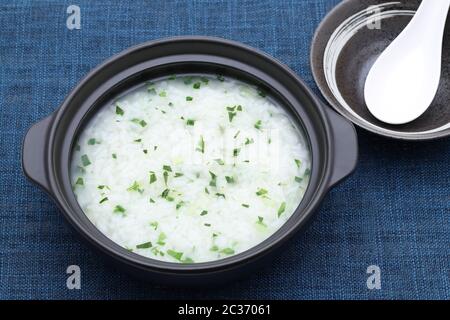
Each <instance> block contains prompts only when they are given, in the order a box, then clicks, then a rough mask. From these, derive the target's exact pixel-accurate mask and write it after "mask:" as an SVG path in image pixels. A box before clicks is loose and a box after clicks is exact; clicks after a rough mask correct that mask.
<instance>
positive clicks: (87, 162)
mask: <svg viewBox="0 0 450 320" xmlns="http://www.w3.org/2000/svg"><path fill="white" fill-rule="evenodd" d="M81 163H82V164H83V166H84V167H87V166H88V165H90V164H91V161H90V160H89V157H88V156H87V154H83V155H82V156H81Z"/></svg>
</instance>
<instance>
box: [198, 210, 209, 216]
mask: <svg viewBox="0 0 450 320" xmlns="http://www.w3.org/2000/svg"><path fill="white" fill-rule="evenodd" d="M207 214H208V211H206V210H203V211H202V213H200V215H201V216H206V215H207Z"/></svg>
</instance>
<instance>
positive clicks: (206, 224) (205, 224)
mask: <svg viewBox="0 0 450 320" xmlns="http://www.w3.org/2000/svg"><path fill="white" fill-rule="evenodd" d="M203 225H204V226H205V227H211V223H204V224H203Z"/></svg>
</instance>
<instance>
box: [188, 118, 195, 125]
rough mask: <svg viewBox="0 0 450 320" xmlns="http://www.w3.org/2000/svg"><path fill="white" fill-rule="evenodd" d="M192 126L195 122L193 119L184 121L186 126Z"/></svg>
mask: <svg viewBox="0 0 450 320" xmlns="http://www.w3.org/2000/svg"><path fill="white" fill-rule="evenodd" d="M194 124H195V120H193V119H187V120H186V125H188V126H193V125H194Z"/></svg>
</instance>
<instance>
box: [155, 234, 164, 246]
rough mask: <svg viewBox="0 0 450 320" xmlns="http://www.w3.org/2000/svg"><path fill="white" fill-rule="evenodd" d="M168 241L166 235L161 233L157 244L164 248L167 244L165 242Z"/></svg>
mask: <svg viewBox="0 0 450 320" xmlns="http://www.w3.org/2000/svg"><path fill="white" fill-rule="evenodd" d="M166 239H167V237H166V235H165V233H164V232H161V233H160V234H159V236H158V242H156V243H157V244H159V245H160V246H163V245H165V244H166V242H165V241H164V240H166Z"/></svg>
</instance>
